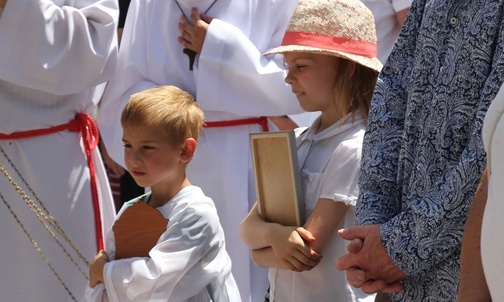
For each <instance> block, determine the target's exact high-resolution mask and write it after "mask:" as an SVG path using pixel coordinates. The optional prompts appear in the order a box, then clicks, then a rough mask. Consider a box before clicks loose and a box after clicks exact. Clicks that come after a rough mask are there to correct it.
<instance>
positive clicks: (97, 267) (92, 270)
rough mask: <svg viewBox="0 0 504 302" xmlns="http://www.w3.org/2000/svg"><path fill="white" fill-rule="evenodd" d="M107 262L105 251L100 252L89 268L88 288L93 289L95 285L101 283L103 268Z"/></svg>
mask: <svg viewBox="0 0 504 302" xmlns="http://www.w3.org/2000/svg"><path fill="white" fill-rule="evenodd" d="M108 261H109V259H108V255H107V253H106V252H105V251H100V252H99V253H98V254H97V255H96V256H95V257H94V259H93V261H92V262H91V265H90V266H89V286H90V287H91V288H94V287H95V286H96V284H98V283H100V282H103V267H104V266H105V263H107V262H108Z"/></svg>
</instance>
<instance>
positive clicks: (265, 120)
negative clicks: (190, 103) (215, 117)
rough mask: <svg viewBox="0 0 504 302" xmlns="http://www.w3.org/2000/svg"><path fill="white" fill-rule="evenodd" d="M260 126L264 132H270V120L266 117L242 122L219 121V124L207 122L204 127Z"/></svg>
mask: <svg viewBox="0 0 504 302" xmlns="http://www.w3.org/2000/svg"><path fill="white" fill-rule="evenodd" d="M251 124H259V125H260V126H261V127H262V130H263V131H264V132H268V131H269V127H268V118H266V117H265V116H261V117H254V118H247V119H242V120H229V121H218V122H205V124H204V125H203V127H206V128H216V127H231V126H241V125H251Z"/></svg>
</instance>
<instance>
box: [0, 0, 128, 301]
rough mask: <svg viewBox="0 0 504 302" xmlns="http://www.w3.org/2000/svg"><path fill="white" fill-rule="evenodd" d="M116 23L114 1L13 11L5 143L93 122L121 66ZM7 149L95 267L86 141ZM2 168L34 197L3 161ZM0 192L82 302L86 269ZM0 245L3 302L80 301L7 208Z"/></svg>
mask: <svg viewBox="0 0 504 302" xmlns="http://www.w3.org/2000/svg"><path fill="white" fill-rule="evenodd" d="M117 17H118V6H117V3H116V1H114V0H101V1H97V0H79V1H73V0H55V1H8V2H7V5H6V7H5V9H4V10H3V13H2V15H1V17H0V103H1V105H0V133H6V134H9V133H12V132H19V131H26V130H33V129H41V128H49V127H52V126H56V125H61V124H66V123H68V122H70V121H71V120H72V119H73V118H74V117H75V115H76V113H88V114H89V113H91V112H92V110H93V109H94V108H95V106H96V104H97V103H98V101H99V98H100V95H101V92H102V90H103V86H100V87H98V88H96V87H95V86H97V85H100V84H101V83H103V82H105V81H106V80H107V79H108V78H109V77H110V76H111V75H112V71H113V67H114V64H115V59H116V51H117V50H116V40H115V35H116V26H117ZM0 146H1V147H2V148H3V149H4V150H5V152H6V153H7V156H8V157H9V158H10V160H12V162H13V163H14V166H15V167H16V168H17V169H18V170H19V171H20V173H21V175H22V176H23V177H24V178H25V179H26V181H27V183H28V184H29V186H30V187H31V188H32V189H33V190H34V191H35V193H36V195H37V196H38V197H39V198H40V199H41V200H42V201H43V203H44V204H45V206H46V207H47V209H48V210H49V211H50V213H51V214H52V215H53V216H54V218H55V220H56V221H57V223H58V224H59V225H60V227H61V228H62V229H63V231H64V232H65V234H66V235H67V236H68V237H69V239H70V240H71V242H72V243H73V244H74V245H75V246H76V248H77V249H78V250H79V251H80V252H81V253H82V254H83V256H84V257H85V258H86V259H87V260H88V261H91V260H92V259H93V257H94V256H95V254H96V252H97V246H96V234H95V219H94V214H93V211H94V210H93V201H92V197H91V187H90V182H89V169H88V166H87V162H86V156H85V153H84V150H83V147H82V142H81V134H79V133H75V132H68V131H63V132H60V133H56V134H50V135H45V136H40V137H35V138H28V139H19V140H14V141H13V140H2V141H0ZM93 159H94V162H95V169H96V173H97V176H98V191H99V192H98V194H99V199H100V201H101V207H100V211H101V216H102V217H101V219H102V227H103V230H104V232H105V231H106V230H107V229H108V228H109V227H110V226H111V224H112V222H113V218H114V216H115V209H114V205H113V201H112V195H111V193H110V188H109V184H108V181H107V177H106V175H105V171H104V168H103V164H102V162H101V158H100V154H99V152H98V150H97V149H95V150H94V151H93ZM0 163H1V164H2V165H4V166H6V168H7V170H8V173H9V174H10V175H11V176H12V177H13V178H14V180H15V181H16V182H17V183H19V184H20V185H21V187H22V188H23V190H25V191H26V192H27V193H28V192H29V191H28V188H27V186H26V185H24V184H23V182H22V181H21V179H20V178H19V177H18V176H17V173H16V172H15V171H14V168H13V167H11V165H9V164H8V161H7V159H6V158H5V157H4V156H3V155H2V154H0ZM0 192H1V194H2V195H3V197H4V198H5V200H6V201H7V203H8V204H9V205H10V206H11V207H12V210H13V211H14V212H15V214H16V215H17V217H18V218H19V219H20V221H21V224H22V225H23V227H24V228H26V230H27V232H28V233H29V234H30V236H31V237H33V239H34V240H35V241H36V242H37V244H38V247H39V248H40V249H41V251H42V252H43V253H44V255H45V256H46V257H47V261H48V262H49V263H50V264H51V265H52V266H53V267H54V270H55V271H56V273H57V274H58V275H59V277H60V278H61V279H62V282H64V283H65V286H67V287H68V289H69V291H70V292H71V293H72V294H73V295H74V297H75V299H76V300H81V299H82V297H83V294H84V290H85V288H86V285H87V280H86V275H87V273H88V272H87V267H86V266H85V265H84V264H83V262H82V261H80V260H79V258H78V257H77V256H76V254H75V253H74V252H73V251H72V249H71V248H70V247H69V245H68V244H67V242H66V241H65V240H63V239H61V236H59V235H56V236H57V237H58V238H59V239H60V242H61V243H62V245H63V246H64V247H65V248H66V249H67V250H68V251H69V253H70V254H71V255H72V257H73V258H74V259H77V260H76V261H77V263H78V265H79V267H80V268H81V271H82V272H80V271H79V270H78V269H77V266H76V265H74V264H73V263H72V261H71V260H70V259H69V257H68V256H67V255H66V254H65V252H64V251H63V250H62V248H61V247H60V246H59V245H58V244H57V243H56V242H55V240H53V237H52V236H51V235H50V234H49V233H48V232H47V231H46V230H45V228H44V227H43V225H42V224H41V223H40V221H39V220H38V219H37V217H36V216H35V214H34V213H33V212H32V211H31V210H30V209H29V207H28V205H27V204H26V203H25V202H24V201H23V199H22V198H21V196H20V195H19V193H18V192H16V190H15V189H14V188H13V187H12V186H11V184H10V182H9V181H8V180H7V179H6V178H5V177H4V175H0ZM28 194H29V195H30V196H31V195H32V194H31V193H28ZM31 198H32V199H34V200H35V197H33V196H31ZM0 240H1V241H2V244H1V246H0V255H1V257H0V267H2V270H1V272H0V293H1V298H0V300H2V301H72V299H71V297H70V295H69V294H68V293H67V291H66V290H65V288H64V286H63V285H62V283H61V282H60V281H58V279H57V277H56V276H55V274H54V273H53V272H52V271H51V269H50V268H49V266H48V265H47V264H46V262H45V261H44V259H43V258H42V256H41V255H40V254H39V253H38V252H37V251H36V249H35V247H34V246H33V244H32V242H30V239H29V238H28V237H27V236H26V234H25V233H24V232H23V230H22V228H21V226H20V225H19V224H18V223H17V222H16V221H15V219H14V217H13V216H12V215H11V214H10V212H9V210H8V209H7V207H6V206H5V204H4V203H3V202H1V201H0Z"/></svg>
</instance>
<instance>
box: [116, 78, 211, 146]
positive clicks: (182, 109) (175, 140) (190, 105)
mask: <svg viewBox="0 0 504 302" xmlns="http://www.w3.org/2000/svg"><path fill="white" fill-rule="evenodd" d="M203 123H204V115H203V111H201V109H200V108H199V106H198V103H196V102H195V101H194V99H193V97H192V96H191V95H190V94H189V93H187V92H185V91H183V90H181V89H180V88H177V87H175V86H158V87H154V88H151V89H147V90H144V91H142V92H139V93H136V94H133V95H132V96H131V98H130V100H129V101H128V103H126V106H125V107H124V109H123V112H122V115H121V124H122V126H123V127H149V128H152V129H159V131H161V133H163V135H164V136H165V137H166V139H167V140H168V142H170V143H171V144H172V145H173V146H176V145H179V144H181V143H183V142H184V141H185V140H186V139H187V138H193V139H195V140H198V138H199V136H200V134H201V129H202V127H203Z"/></svg>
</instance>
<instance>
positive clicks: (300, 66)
mask: <svg viewBox="0 0 504 302" xmlns="http://www.w3.org/2000/svg"><path fill="white" fill-rule="evenodd" d="M304 67H306V65H301V64H297V65H296V68H297V69H298V70H301V69H303V68H304Z"/></svg>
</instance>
